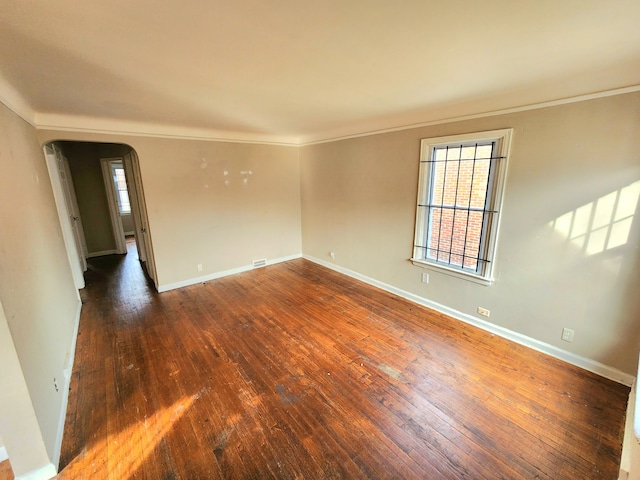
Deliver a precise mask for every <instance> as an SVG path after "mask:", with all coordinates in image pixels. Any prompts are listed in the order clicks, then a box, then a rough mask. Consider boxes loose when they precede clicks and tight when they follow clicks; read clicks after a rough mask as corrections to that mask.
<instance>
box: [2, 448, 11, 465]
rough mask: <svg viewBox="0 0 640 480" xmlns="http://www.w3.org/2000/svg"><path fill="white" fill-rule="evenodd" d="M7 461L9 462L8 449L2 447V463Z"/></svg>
mask: <svg viewBox="0 0 640 480" xmlns="http://www.w3.org/2000/svg"><path fill="white" fill-rule="evenodd" d="M5 460H9V455H8V454H7V449H6V448H5V447H0V462H4V461H5Z"/></svg>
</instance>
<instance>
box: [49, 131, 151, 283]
mask: <svg viewBox="0 0 640 480" xmlns="http://www.w3.org/2000/svg"><path fill="white" fill-rule="evenodd" d="M44 154H45V159H46V162H47V167H48V170H49V174H50V177H51V184H52V187H53V191H54V197H55V201H56V207H57V209H58V215H59V217H60V224H61V226H62V231H63V236H64V240H65V244H66V247H67V254H68V256H69V261H70V264H71V268H72V271H73V276H74V281H75V283H76V287H77V288H78V289H82V288H84V286H85V285H84V272H85V271H86V270H87V259H88V258H94V257H101V256H106V255H114V254H119V255H126V254H127V249H129V251H130V252H131V251H134V252H137V254H138V259H139V260H140V264H141V266H142V269H143V270H144V272H145V273H146V275H147V276H148V277H149V278H150V279H151V280H152V282H153V284H154V285H155V286H156V287H157V275H156V270H155V262H154V257H153V246H152V241H151V234H150V231H149V226H148V219H147V210H146V206H145V201H144V190H143V188H142V179H141V175H140V164H139V161H138V155H137V154H136V152H135V150H134V149H133V148H132V147H130V146H128V145H124V144H114V143H96V142H78V141H54V142H49V143H47V144H46V145H45V146H44ZM132 244H133V245H135V248H132ZM127 247H129V248H127Z"/></svg>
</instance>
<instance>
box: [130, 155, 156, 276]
mask: <svg viewBox="0 0 640 480" xmlns="http://www.w3.org/2000/svg"><path fill="white" fill-rule="evenodd" d="M124 171H125V176H126V178H127V190H128V191H129V201H130V204H131V215H132V217H133V223H134V225H135V236H136V245H137V247H138V257H139V258H140V262H142V265H143V267H144V268H145V270H146V272H147V275H149V277H151V279H152V280H153V282H154V283H155V285H156V287H157V286H158V279H157V274H156V266H155V262H154V258H153V247H152V243H151V233H150V231H149V221H148V218H147V208H146V204H145V200H144V191H143V189H142V178H141V176H140V164H139V162H138V155H136V152H135V151H131V152H130V153H128V154H126V155H125V156H124Z"/></svg>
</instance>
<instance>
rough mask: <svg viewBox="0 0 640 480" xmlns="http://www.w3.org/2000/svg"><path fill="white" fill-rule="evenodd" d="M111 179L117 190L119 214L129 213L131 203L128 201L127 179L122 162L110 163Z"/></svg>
mask: <svg viewBox="0 0 640 480" xmlns="http://www.w3.org/2000/svg"><path fill="white" fill-rule="evenodd" d="M111 169H112V171H113V181H114V183H115V184H116V189H117V190H118V208H119V209H120V214H121V215H124V214H128V213H131V204H130V203H129V192H128V191H127V179H126V178H125V176H124V168H123V166H122V164H118V163H112V164H111Z"/></svg>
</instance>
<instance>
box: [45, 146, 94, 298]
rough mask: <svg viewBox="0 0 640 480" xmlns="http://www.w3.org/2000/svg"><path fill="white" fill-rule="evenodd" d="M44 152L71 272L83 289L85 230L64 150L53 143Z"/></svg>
mask: <svg viewBox="0 0 640 480" xmlns="http://www.w3.org/2000/svg"><path fill="white" fill-rule="evenodd" d="M44 154H45V160H46V163H47V170H48V171H49V177H50V178H51V187H52V189H53V197H54V199H55V203H56V208H57V210H58V217H59V218H60V227H61V228H62V237H63V238H64V243H65V246H66V249H67V256H68V258H69V264H70V265H71V273H72V274H73V280H74V283H75V285H76V288H77V289H82V288H84V286H85V284H84V275H83V274H84V272H85V271H86V270H87V260H86V257H85V254H84V251H83V241H84V232H83V231H82V225H81V224H80V214H79V212H78V211H77V210H75V211H74V209H73V205H72V201H71V192H70V188H73V186H72V185H69V183H68V181H67V179H68V178H70V176H69V175H68V174H67V171H66V169H65V163H64V160H63V156H62V151H61V150H60V149H59V148H58V147H57V145H54V144H51V143H50V144H48V145H46V146H45V147H44ZM75 207H76V209H77V203H76V204H75ZM85 248H86V246H85Z"/></svg>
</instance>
